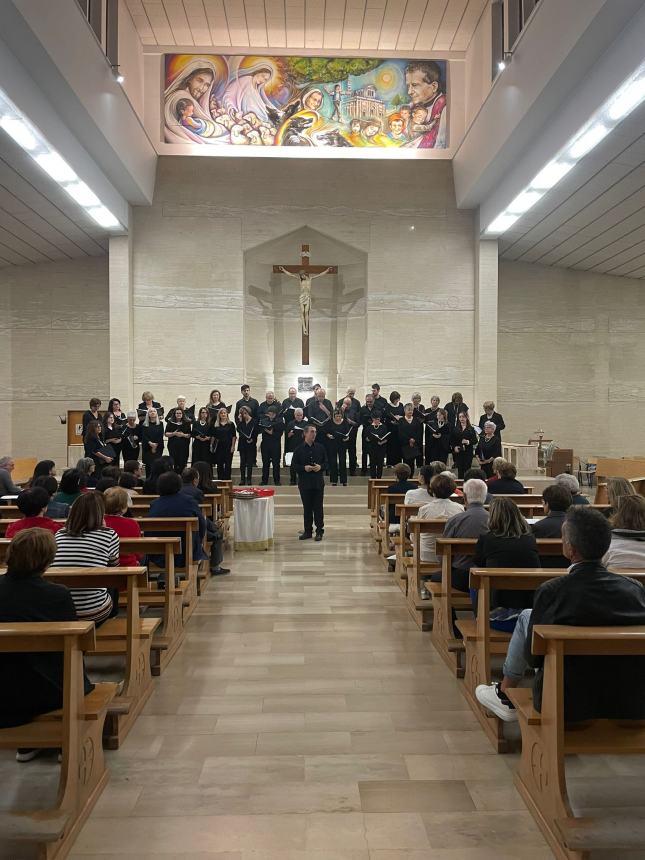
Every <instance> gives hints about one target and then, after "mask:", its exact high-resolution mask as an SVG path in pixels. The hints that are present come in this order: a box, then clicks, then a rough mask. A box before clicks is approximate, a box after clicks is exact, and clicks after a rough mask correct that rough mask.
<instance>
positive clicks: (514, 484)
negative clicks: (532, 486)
mask: <svg viewBox="0 0 645 860" xmlns="http://www.w3.org/2000/svg"><path fill="white" fill-rule="evenodd" d="M488 492H489V493H490V494H491V495H492V496H517V495H520V493H525V492H526V490H525V489H524V484H521V483H520V482H519V481H518V480H517V469H516V468H515V466H514V465H513V464H512V463H508V462H507V461H506V460H504V461H503V462H502V463H500V465H499V466H498V468H497V480H496V481H494V482H493V483H492V484H491V485H490V486H489V487H488Z"/></svg>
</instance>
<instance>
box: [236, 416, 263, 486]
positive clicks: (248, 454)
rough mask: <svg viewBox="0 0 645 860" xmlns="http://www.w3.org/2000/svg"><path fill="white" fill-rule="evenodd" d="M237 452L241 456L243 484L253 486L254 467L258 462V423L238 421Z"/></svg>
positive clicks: (253, 420) (252, 420)
mask: <svg viewBox="0 0 645 860" xmlns="http://www.w3.org/2000/svg"><path fill="white" fill-rule="evenodd" d="M236 427H237V450H238V452H239V454H240V473H241V476H242V479H241V481H240V483H241V484H249V485H250V484H251V482H252V480H253V467H254V466H255V464H256V460H257V453H258V450H257V445H258V422H257V421H256V420H255V419H253V418H251V420H250V421H237V422H236Z"/></svg>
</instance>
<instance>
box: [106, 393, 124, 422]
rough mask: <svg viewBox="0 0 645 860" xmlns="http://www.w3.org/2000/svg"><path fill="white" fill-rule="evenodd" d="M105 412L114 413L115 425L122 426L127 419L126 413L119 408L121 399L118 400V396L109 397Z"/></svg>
mask: <svg viewBox="0 0 645 860" xmlns="http://www.w3.org/2000/svg"><path fill="white" fill-rule="evenodd" d="M107 414H108V415H110V414H112V415H114V417H115V419H116V423H117V425H119V424H120V425H121V427H123V426H124V425H125V422H126V421H127V420H128V418H127V415H126V414H125V412H124V411H123V410H122V409H121V401H120V400H119V398H118V397H112V398H110V402H109V403H108V408H107ZM106 417H107V416H106Z"/></svg>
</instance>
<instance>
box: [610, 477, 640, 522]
mask: <svg viewBox="0 0 645 860" xmlns="http://www.w3.org/2000/svg"><path fill="white" fill-rule="evenodd" d="M635 495H636V490H635V489H634V485H633V484H632V483H631V482H630V481H628V480H627V478H607V503H608V504H609V511H607V516H611V515H613V514H615V513H616V511H617V510H618V499H619V498H620V497H621V496H635Z"/></svg>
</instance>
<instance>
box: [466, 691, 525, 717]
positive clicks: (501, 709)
mask: <svg viewBox="0 0 645 860" xmlns="http://www.w3.org/2000/svg"><path fill="white" fill-rule="evenodd" d="M475 696H476V697H477V701H478V702H479V704H480V705H483V706H484V707H485V708H486V710H487V711H490V712H491V714H495V716H496V717H499V718H500V720H504V722H505V723H515V722H517V711H516V710H515V708H514V707H513V705H512V704H511V702H510V700H509V698H508V696H506V694H505V693H503V692H502V691H501V690H500V687H499V684H491V685H490V686H488V685H487V684H480V685H479V686H478V687H476V688H475Z"/></svg>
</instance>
